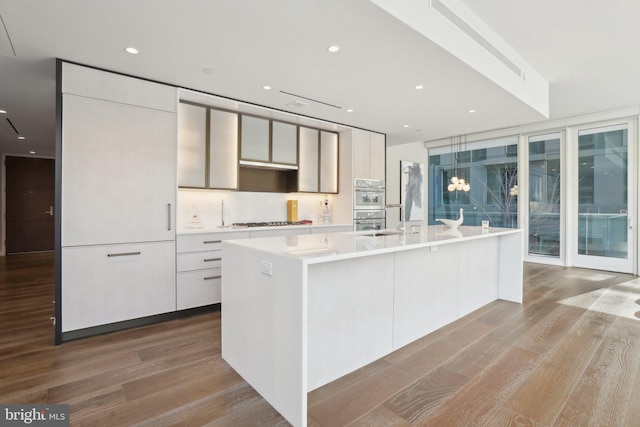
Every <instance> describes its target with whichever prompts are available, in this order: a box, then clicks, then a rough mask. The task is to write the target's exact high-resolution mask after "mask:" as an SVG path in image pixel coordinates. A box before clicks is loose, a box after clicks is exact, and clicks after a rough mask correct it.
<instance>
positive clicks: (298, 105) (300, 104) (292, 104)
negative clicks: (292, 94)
mask: <svg viewBox="0 0 640 427" xmlns="http://www.w3.org/2000/svg"><path fill="white" fill-rule="evenodd" d="M307 105H309V104H307V103H306V102H302V101H293V102H290V103H288V104H287V107H296V108H302V107H306V106H307Z"/></svg>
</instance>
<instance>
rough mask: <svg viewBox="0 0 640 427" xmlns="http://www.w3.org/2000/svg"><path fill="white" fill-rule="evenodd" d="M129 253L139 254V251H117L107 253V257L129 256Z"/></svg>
mask: <svg viewBox="0 0 640 427" xmlns="http://www.w3.org/2000/svg"><path fill="white" fill-rule="evenodd" d="M131 255H140V252H120V253H117V254H107V256H108V257H114V256H131Z"/></svg>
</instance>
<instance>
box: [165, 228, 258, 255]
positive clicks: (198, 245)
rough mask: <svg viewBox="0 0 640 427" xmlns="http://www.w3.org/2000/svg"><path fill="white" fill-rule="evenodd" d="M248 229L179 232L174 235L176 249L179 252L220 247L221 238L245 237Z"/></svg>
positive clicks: (247, 235) (247, 236)
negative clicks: (214, 231)
mask: <svg viewBox="0 0 640 427" xmlns="http://www.w3.org/2000/svg"><path fill="white" fill-rule="evenodd" d="M247 238H249V232H248V231H230V232H225V233H202V234H179V235H177V236H176V250H177V252H178V253H181V252H197V251H210V250H215V249H220V248H221V247H222V240H231V239H247Z"/></svg>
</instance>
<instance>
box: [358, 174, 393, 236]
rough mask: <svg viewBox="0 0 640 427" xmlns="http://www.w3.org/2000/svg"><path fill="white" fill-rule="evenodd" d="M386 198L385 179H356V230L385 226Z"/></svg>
mask: <svg viewBox="0 0 640 427" xmlns="http://www.w3.org/2000/svg"><path fill="white" fill-rule="evenodd" d="M384 200H385V187H384V181H381V180H378V179H364V178H356V179H355V180H354V182H353V225H354V229H355V231H365V230H382V229H384V228H385V209H384V206H385V205H384Z"/></svg>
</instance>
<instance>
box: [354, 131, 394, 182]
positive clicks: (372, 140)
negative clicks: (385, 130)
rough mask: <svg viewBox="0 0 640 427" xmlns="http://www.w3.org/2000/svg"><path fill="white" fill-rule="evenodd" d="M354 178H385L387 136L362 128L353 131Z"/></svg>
mask: <svg viewBox="0 0 640 427" xmlns="http://www.w3.org/2000/svg"><path fill="white" fill-rule="evenodd" d="M352 143H353V178H371V179H380V180H384V179H385V161H386V160H385V156H386V145H385V136H384V135H383V134H380V133H374V132H367V131H363V130H360V129H353V131H352Z"/></svg>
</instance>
